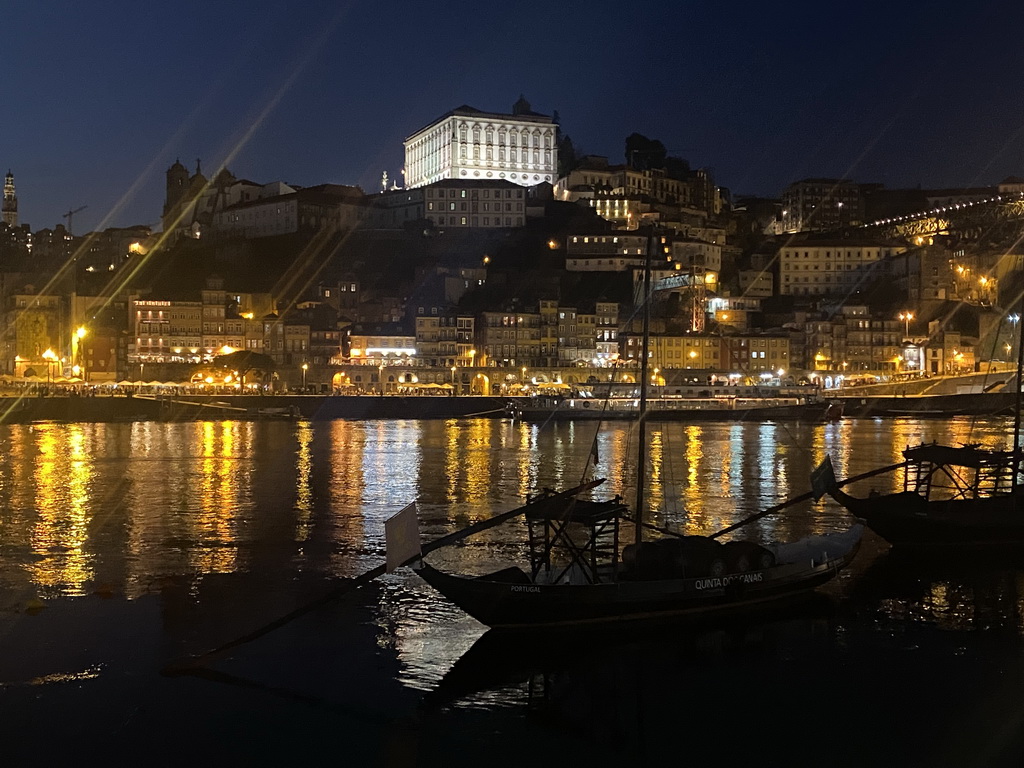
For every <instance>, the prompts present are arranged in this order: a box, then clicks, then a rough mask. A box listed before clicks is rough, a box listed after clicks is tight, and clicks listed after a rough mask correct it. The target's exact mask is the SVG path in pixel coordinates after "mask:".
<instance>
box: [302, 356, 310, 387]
mask: <svg viewBox="0 0 1024 768" xmlns="http://www.w3.org/2000/svg"><path fill="white" fill-rule="evenodd" d="M308 370H309V363H303V364H302V391H303V393H305V391H306V371H308Z"/></svg>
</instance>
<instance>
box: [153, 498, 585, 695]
mask: <svg viewBox="0 0 1024 768" xmlns="http://www.w3.org/2000/svg"><path fill="white" fill-rule="evenodd" d="M603 482H604V479H603V478H602V479H599V480H591V481H589V482H586V483H583V484H582V485H578V486H576V487H575V488H572V489H570V490H568V491H562V492H560V493H548V494H547V495H544V496H540V497H538V498H536V499H533V500H531V501H528V502H527V503H526V504H525V505H523V506H521V507H517V508H516V509H511V510H509V511H508V512H502V513H500V514H498V515H495V516H494V517H490V518H488V519H487V520H481V521H480V522H478V523H473V524H472V525H468V526H466V527H465V528H462V529H460V530H458V531H455V532H454V533H450V534H448V535H447V536H442V537H441V538H439V539H434V540H433V541H429V542H427V543H426V544H424V545H423V546H422V550H421V554H420V555H417V556H415V557H411V558H409V559H408V560H406V561H405V562H404V563H403V565H408V564H409V563H411V562H414V561H415V560H418V559H419V558H420V556H422V555H425V554H427V553H429V552H433V551H434V550H436V549H440V548H441V547H446V546H448V545H450V544H454V543H456V542H458V541H462V540H463V539H465V538H467V537H469V536H472V535H473V534H475V533H480V531H486V530H487V529H488V528H493V527H495V526H496V525H500V524H501V523H504V522H505V521H507V520H510V519H512V518H513V517H516V516H517V515H522V514H524V513H526V512H527V511H528V510H529V509H530V507H531V506H533V505H535V504H541V503H543V504H549V503H551V502H552V501H557V500H559V499H568V498H571V497H573V496H576V495H577V494H580V493H583V492H584V491H589V490H590V489H591V488H595V487H597V486H598V485H600V484H601V483H603ZM386 567H387V566H386V565H385V564H381V565H378V566H377V567H375V568H371V569H370V570H368V571H366V572H365V573H361V574H359V575H358V576H356V577H355V578H352V579H349V580H347V581H345V582H343V583H342V584H340V585H338V586H337V587H335V588H334V589H331V590H330V591H328V592H326V593H325V594H323V595H321V596H320V597H318V598H316V599H315V600H312V601H311V602H308V603H306V604H305V605H301V606H299V607H298V608H296V609H294V610H292V611H289V612H288V613H286V614H284V615H283V616H280V617H278V618H276V619H274V620H273V621H271V622H269V623H267V624H264V625H263V626H261V627H259V628H257V629H254V630H253V631H252V632H248V633H246V634H244V635H242V636H241V637H237V638H235V639H234V640H229V641H228V642H226V643H224V644H222V645H219V646H217V647H216V648H214V649H212V650H209V651H205V652H204V653H200V654H198V655H196V656H189V657H187V658H185V659H179V660H177V661H172V662H170V663H169V664H167V665H165V666H164V668H163V669H161V670H160V673H161V674H163V675H168V676H175V675H188V674H192V673H194V672H195V670H197V669H199V668H200V667H202V666H203V665H204V664H206V663H207V662H209V661H212V660H213V659H215V658H216V657H219V656H222V655H223V654H224V653H226V652H227V651H230V650H232V649H233V648H237V647H238V646H240V645H245V644H246V643H251V642H252V641H253V640H257V639H259V638H261V637H263V636H264V635H266V634H269V633H270V632H273V631H274V630H275V629H280V628H281V627H283V626H284V625H285V624H288V623H289V622H292V621H294V620H295V619H297V618H299V617H300V616H303V615H305V614H307V613H309V612H310V611H312V610H314V609H316V608H319V607H320V606H322V605H325V604H326V603H329V602H331V601H332V600H336V599H338V598H339V597H342V596H343V595H346V594H348V593H349V592H351V591H352V590H354V589H357V588H358V587H361V586H363V585H364V584H367V583H369V582H371V581H373V580H374V579H376V578H377V577H378V576H382V575H384V573H385V570H386Z"/></svg>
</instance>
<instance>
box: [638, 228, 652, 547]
mask: <svg viewBox="0 0 1024 768" xmlns="http://www.w3.org/2000/svg"><path fill="white" fill-rule="evenodd" d="M653 250H654V229H653V228H652V229H651V231H650V233H649V234H648V235H647V256H646V257H645V258H644V281H643V292H642V293H641V296H640V300H641V301H642V302H643V308H644V311H643V343H641V345H640V415H639V419H640V420H639V422H638V424H637V427H638V429H637V454H638V455H637V462H636V514H635V515H634V517H635V518H636V539H635V540H636V543H637V544H639V543H641V542H642V541H643V538H644V526H643V523H644V482H645V480H646V477H647V462H646V461H645V458H646V456H647V355H648V352H647V348H648V346H649V342H650V338H651V251H653Z"/></svg>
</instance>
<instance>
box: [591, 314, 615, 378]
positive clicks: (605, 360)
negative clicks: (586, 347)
mask: <svg viewBox="0 0 1024 768" xmlns="http://www.w3.org/2000/svg"><path fill="white" fill-rule="evenodd" d="M594 314H595V316H596V327H595V331H594V335H595V339H594V347H595V360H594V365H601V366H604V365H610V364H612V362H613V361H615V360H618V358H619V305H618V303H617V302H614V301H599V302H597V303H596V304H595V306H594Z"/></svg>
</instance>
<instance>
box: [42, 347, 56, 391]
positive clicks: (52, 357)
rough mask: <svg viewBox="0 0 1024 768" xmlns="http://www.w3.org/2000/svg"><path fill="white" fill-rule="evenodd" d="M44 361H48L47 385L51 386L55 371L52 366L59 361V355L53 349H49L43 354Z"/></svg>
mask: <svg viewBox="0 0 1024 768" xmlns="http://www.w3.org/2000/svg"><path fill="white" fill-rule="evenodd" d="M43 360H45V361H46V383H47V384H50V383H51V382H52V381H53V369H52V368H51V367H50V366H52V365H53V363H54V362H55V361H56V360H57V355H56V353H55V352H54V351H53V350H52V349H49V348H47V350H46V351H45V352H43Z"/></svg>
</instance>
